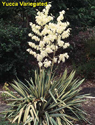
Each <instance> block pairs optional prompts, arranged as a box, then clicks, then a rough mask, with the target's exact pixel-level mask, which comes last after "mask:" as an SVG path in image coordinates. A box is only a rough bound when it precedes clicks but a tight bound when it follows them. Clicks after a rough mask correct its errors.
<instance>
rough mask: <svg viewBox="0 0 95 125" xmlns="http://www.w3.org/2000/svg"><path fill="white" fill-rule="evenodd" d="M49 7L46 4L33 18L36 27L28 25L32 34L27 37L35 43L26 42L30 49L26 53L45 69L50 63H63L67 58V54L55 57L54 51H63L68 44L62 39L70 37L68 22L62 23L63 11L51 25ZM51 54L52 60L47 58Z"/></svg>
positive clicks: (51, 18)
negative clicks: (61, 49) (60, 49)
mask: <svg viewBox="0 0 95 125" xmlns="http://www.w3.org/2000/svg"><path fill="white" fill-rule="evenodd" d="M50 7H51V5H50V4H48V5H47V6H46V8H45V9H43V10H42V12H40V11H38V12H37V16H36V17H35V20H36V23H37V25H36V24H33V23H30V26H31V29H32V31H33V32H34V34H31V33H29V34H28V36H29V37H31V39H32V40H34V41H35V43H34V42H28V44H29V46H30V47H31V49H27V51H28V52H29V53H30V54H32V55H33V56H34V57H35V58H36V59H37V61H38V65H39V67H46V68H47V67H49V66H51V65H52V63H57V62H58V63H60V62H61V61H62V62H65V59H68V58H69V56H68V54H67V53H64V54H60V55H57V56H56V51H57V50H58V49H59V48H60V47H62V48H63V49H66V48H67V47H69V43H65V42H64V41H63V39H65V38H67V37H68V36H69V35H70V29H69V28H67V27H68V25H69V22H62V20H63V19H64V16H63V15H64V14H65V11H64V10H63V11H62V12H60V13H59V17H58V18H57V23H52V22H51V21H52V20H53V19H54V17H53V16H52V15H51V16H49V15H48V13H49V9H50ZM35 34H36V35H35ZM32 48H33V50H38V52H39V53H36V52H34V51H33V50H32ZM51 53H53V57H52V58H51V57H50V56H49V55H50V54H51Z"/></svg>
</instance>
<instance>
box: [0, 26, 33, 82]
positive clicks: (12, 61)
mask: <svg viewBox="0 0 95 125" xmlns="http://www.w3.org/2000/svg"><path fill="white" fill-rule="evenodd" d="M4 25H5V24H1V29H0V80H1V81H0V82H4V80H5V81H7V80H11V79H13V78H14V76H18V77H27V76H28V75H29V72H31V70H32V61H33V60H34V58H32V56H30V55H29V54H28V53H27V52H26V49H27V47H28V45H27V41H28V35H27V34H28V32H29V31H28V29H27V28H20V27H15V26H12V25H7V26H6V25H5V26H4ZM30 67H31V68H30ZM30 69H31V70H30ZM22 72H23V74H22Z"/></svg>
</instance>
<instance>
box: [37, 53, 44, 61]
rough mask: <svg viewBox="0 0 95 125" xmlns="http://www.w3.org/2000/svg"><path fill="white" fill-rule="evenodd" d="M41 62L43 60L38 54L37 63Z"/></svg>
mask: <svg viewBox="0 0 95 125" xmlns="http://www.w3.org/2000/svg"><path fill="white" fill-rule="evenodd" d="M42 60H43V57H42V55H40V54H38V55H37V61H38V62H41V61H42Z"/></svg>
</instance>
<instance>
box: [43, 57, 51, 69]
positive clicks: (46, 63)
mask: <svg viewBox="0 0 95 125" xmlns="http://www.w3.org/2000/svg"><path fill="white" fill-rule="evenodd" d="M43 63H44V67H46V68H47V67H49V66H51V61H48V60H47V59H45V61H44V62H43Z"/></svg>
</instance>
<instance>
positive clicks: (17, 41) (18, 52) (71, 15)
mask: <svg viewBox="0 0 95 125" xmlns="http://www.w3.org/2000/svg"><path fill="white" fill-rule="evenodd" d="M3 1H6V2H10V0H3ZM46 1H47V2H52V8H51V10H50V12H51V13H53V15H55V18H56V17H57V15H58V12H59V11H61V10H65V11H66V14H65V20H67V21H69V22H70V27H71V28H72V32H71V37H73V36H75V35H77V34H78V32H79V31H80V30H79V29H80V28H79V27H82V28H86V27H88V26H90V27H93V26H94V25H95V21H94V20H95V1H93V0H82V1H81V0H76V1H75V0H65V1H64V0H52V1H51V0H40V2H46ZM14 2H19V0H14ZM25 2H36V0H35V1H34V0H25ZM36 9H39V10H41V9H43V7H36V8H33V7H20V6H19V7H3V6H2V3H1V2H0V60H1V61H0V82H4V81H5V80H7V81H9V79H10V80H12V79H13V78H14V76H16V75H17V76H20V77H27V78H28V77H29V76H30V75H29V74H31V70H30V69H31V68H32V67H31V66H32V64H33V61H34V58H33V57H30V55H29V54H28V53H27V52H26V48H27V46H28V45H27V41H29V40H30V39H29V38H28V35H27V34H28V33H29V30H30V27H29V22H30V21H32V22H34V15H35V14H36ZM82 30H83V29H82ZM87 39H88V37H87ZM80 42H81V45H82V44H84V46H85V45H87V46H89V45H90V40H89V41H88V42H84V41H82V40H79V43H78V42H76V41H75V40H74V42H73V43H74V44H73V45H74V46H71V47H72V49H73V51H72V50H71V51H72V58H75V57H76V56H78V55H75V53H77V51H80V49H78V50H77V47H76V48H74V47H75V46H79V45H80ZM93 42H94V40H93ZM87 46H85V47H87ZM89 47H90V46H89ZM80 48H81V46H80ZM92 49H93V48H91V49H90V50H92ZM90 50H88V49H85V53H88V51H89V53H92V52H91V51H90ZM73 52H74V53H73ZM81 55H82V54H81ZM89 55H90V56H91V57H90V58H92V55H93V54H89ZM83 56H84V54H83ZM78 58H79V57H78ZM82 59H83V58H82ZM80 60H81V58H80ZM84 60H85V58H84ZM81 61H82V62H81V63H84V61H83V60H81ZM91 61H92V62H93V59H91ZM88 63H89V62H88ZM74 64H75V60H74ZM84 65H85V63H84ZM90 65H92V63H91V64H90ZM30 67H31V68H30ZM75 67H76V66H75ZM84 67H87V66H84ZM87 69H89V68H87ZM89 71H91V69H90V70H89ZM22 72H23V73H22ZM83 73H84V72H83ZM9 77H10V78H9Z"/></svg>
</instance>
